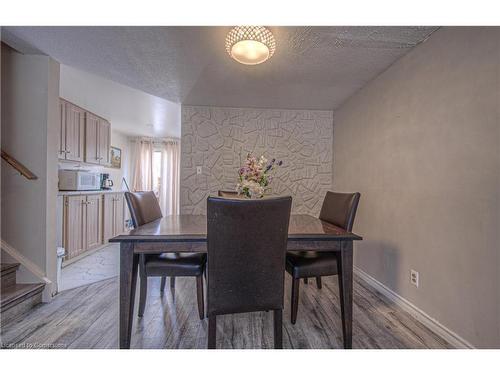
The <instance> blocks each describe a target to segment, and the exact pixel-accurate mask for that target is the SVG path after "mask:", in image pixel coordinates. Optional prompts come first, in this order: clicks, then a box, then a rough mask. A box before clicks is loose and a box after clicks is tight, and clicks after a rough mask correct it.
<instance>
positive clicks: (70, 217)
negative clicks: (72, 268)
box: [63, 195, 85, 259]
mask: <svg viewBox="0 0 500 375" xmlns="http://www.w3.org/2000/svg"><path fill="white" fill-rule="evenodd" d="M64 198H65V199H64V228H63V243H64V248H65V249H66V259H71V258H74V257H76V256H77V255H79V254H81V253H82V252H83V251H84V250H85V241H84V238H83V232H84V218H85V209H84V208H85V204H84V202H85V197H84V196H80V195H77V196H68V197H64Z"/></svg>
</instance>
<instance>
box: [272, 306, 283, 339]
mask: <svg viewBox="0 0 500 375" xmlns="http://www.w3.org/2000/svg"><path fill="white" fill-rule="evenodd" d="M274 349H283V310H282V309H278V310H274Z"/></svg>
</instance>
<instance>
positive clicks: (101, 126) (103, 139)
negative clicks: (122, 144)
mask: <svg viewBox="0 0 500 375" xmlns="http://www.w3.org/2000/svg"><path fill="white" fill-rule="evenodd" d="M110 138H111V126H110V124H109V122H108V121H106V120H105V119H103V118H101V117H99V116H96V115H94V114H93V113H90V112H86V114H85V162H86V163H91V164H101V165H109V164H110V159H109V158H110V152H109V151H110Z"/></svg>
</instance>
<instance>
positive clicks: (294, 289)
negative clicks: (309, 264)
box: [291, 278, 300, 324]
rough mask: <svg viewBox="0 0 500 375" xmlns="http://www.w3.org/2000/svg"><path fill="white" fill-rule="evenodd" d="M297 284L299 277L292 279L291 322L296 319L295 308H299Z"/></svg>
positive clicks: (298, 284)
mask: <svg viewBox="0 0 500 375" xmlns="http://www.w3.org/2000/svg"><path fill="white" fill-rule="evenodd" d="M299 286H300V279H295V278H294V279H292V319H291V321H292V324H295V322H296V321H297V310H298V308H299Z"/></svg>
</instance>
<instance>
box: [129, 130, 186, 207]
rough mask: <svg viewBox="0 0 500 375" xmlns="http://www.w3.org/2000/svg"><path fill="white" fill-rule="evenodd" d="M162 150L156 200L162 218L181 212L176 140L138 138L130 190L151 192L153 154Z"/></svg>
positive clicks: (152, 184) (153, 183)
mask: <svg viewBox="0 0 500 375" xmlns="http://www.w3.org/2000/svg"><path fill="white" fill-rule="evenodd" d="M157 151H161V172H160V176H161V180H160V186H159V192H158V193H159V194H158V201H159V203H160V207H161V211H162V214H163V216H167V215H178V214H179V213H180V208H179V206H180V204H179V195H180V194H179V185H180V143H179V141H178V140H176V139H168V140H165V139H155V140H153V139H144V138H141V139H137V140H136V141H135V144H134V152H133V157H134V163H133V165H134V170H133V174H132V176H133V178H132V190H133V191H151V190H153V188H156V184H157V182H156V181H155V182H153V153H154V152H157Z"/></svg>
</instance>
